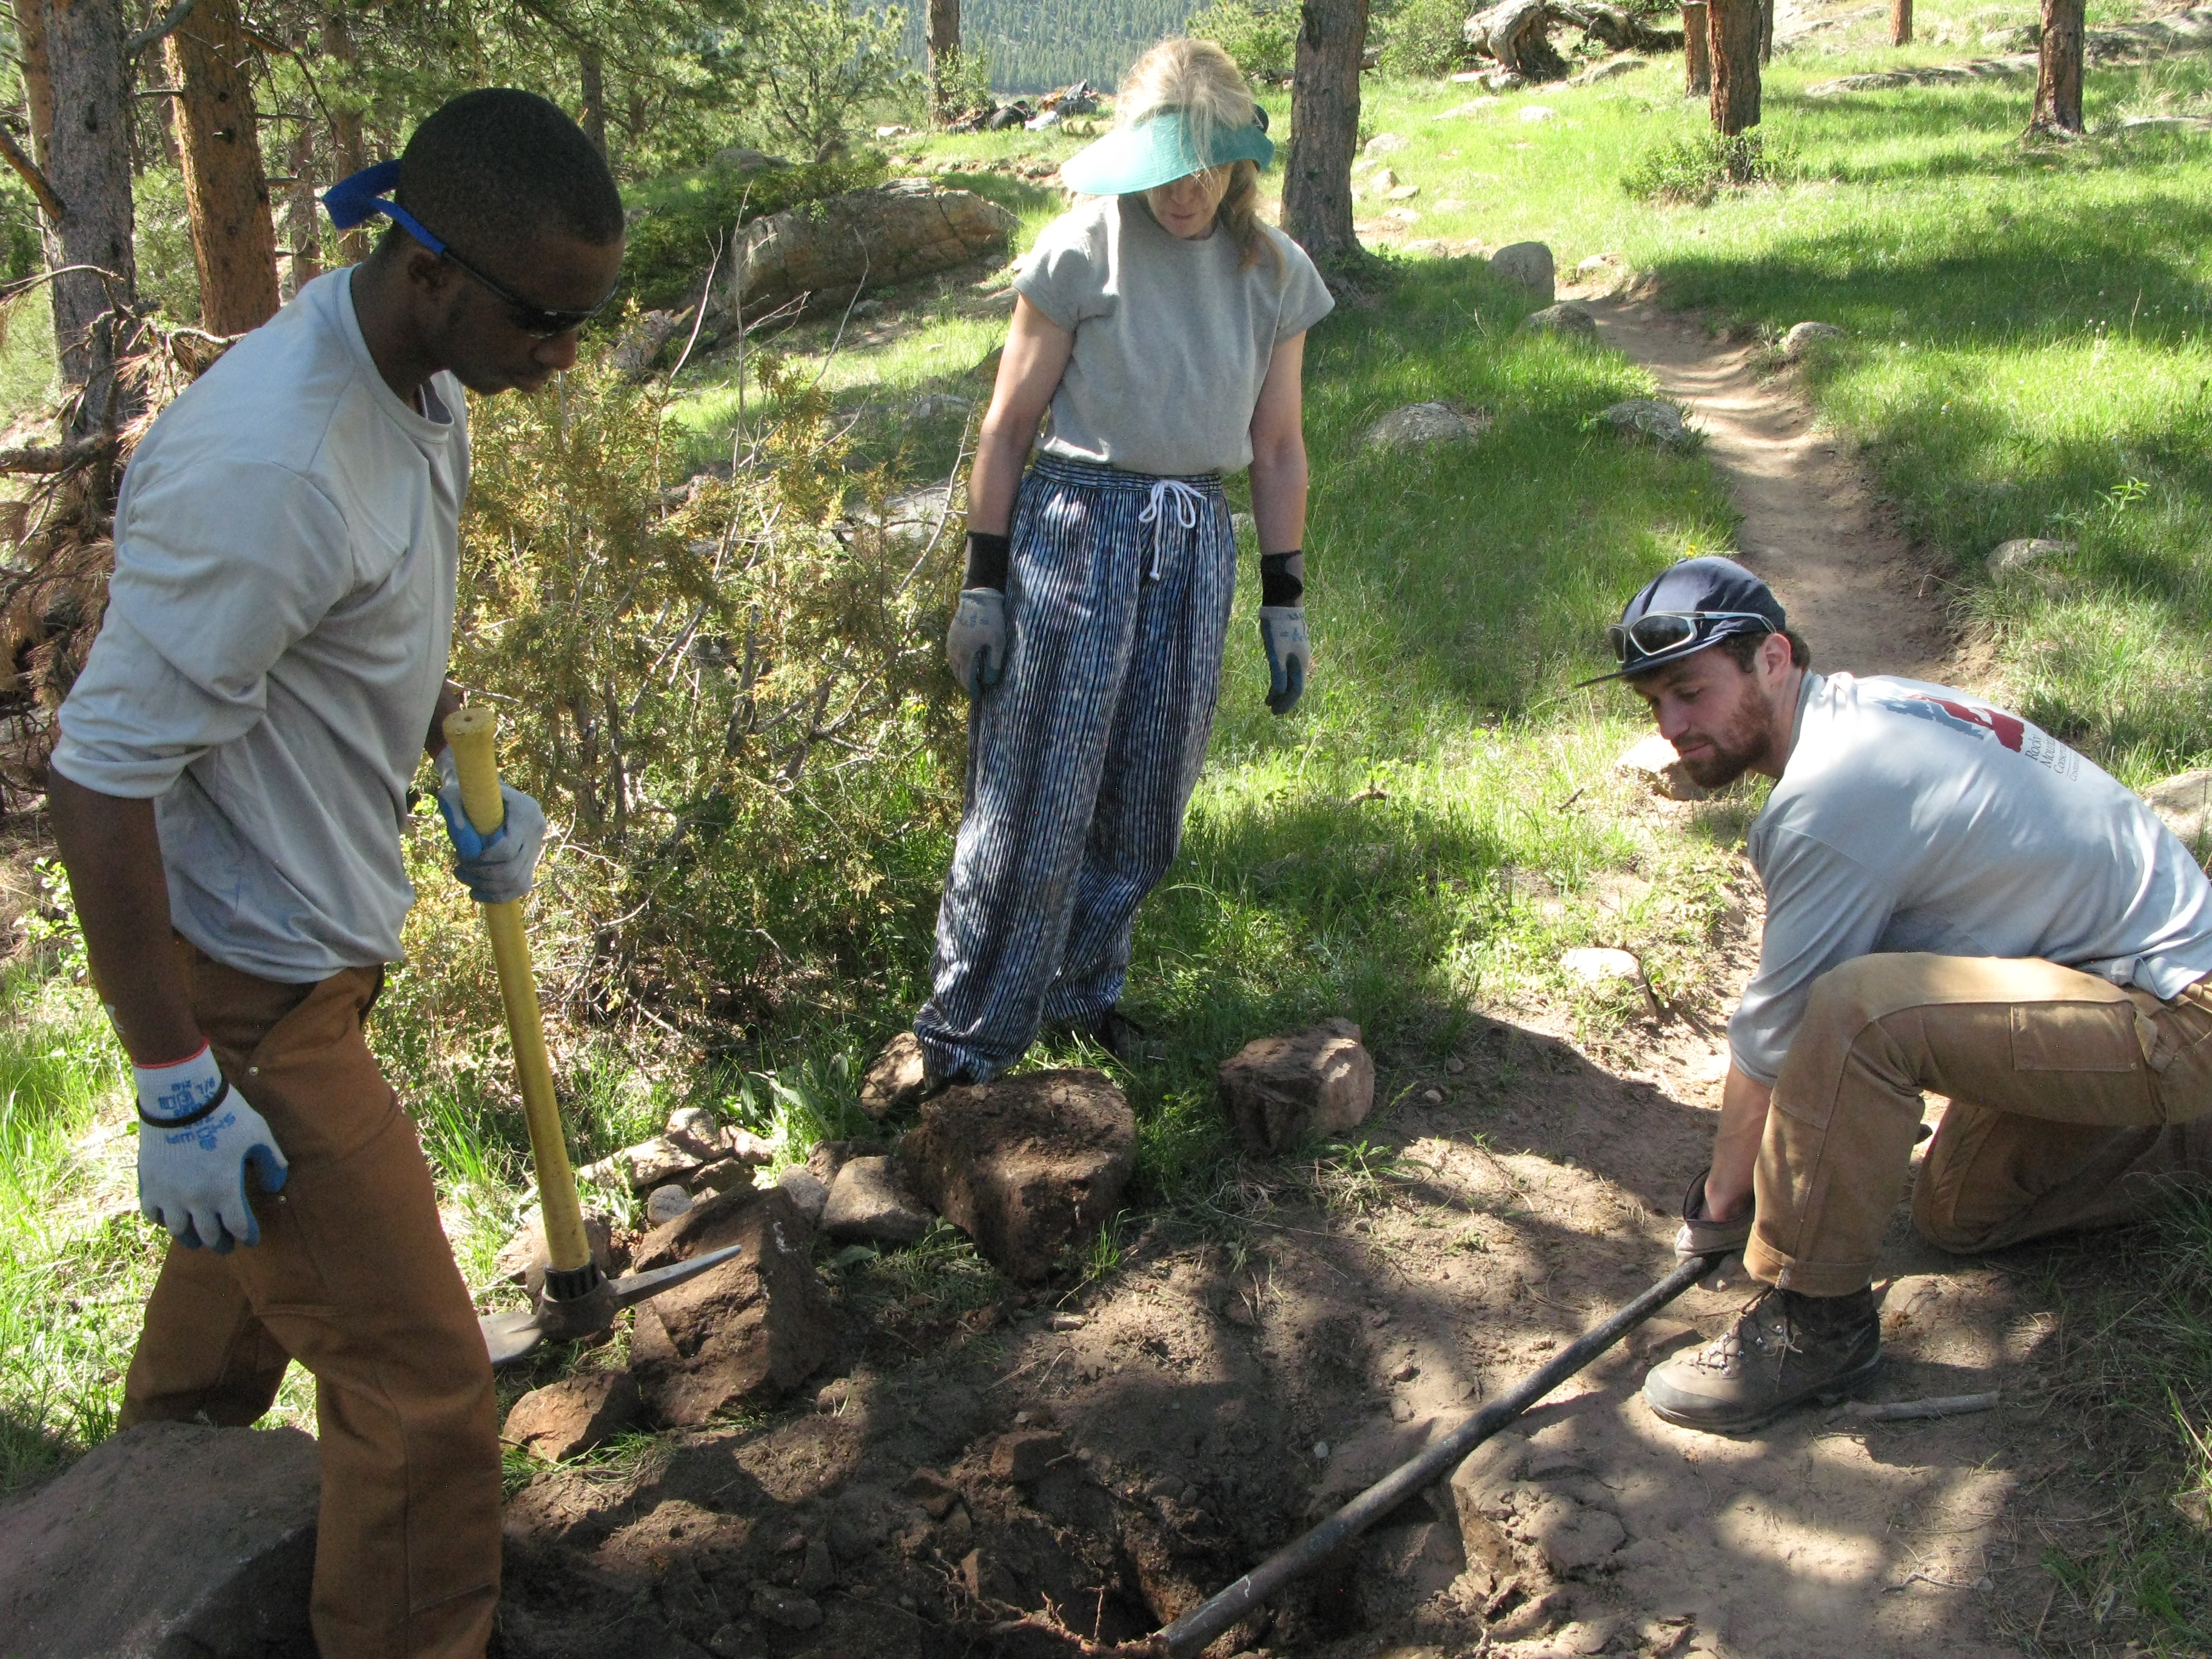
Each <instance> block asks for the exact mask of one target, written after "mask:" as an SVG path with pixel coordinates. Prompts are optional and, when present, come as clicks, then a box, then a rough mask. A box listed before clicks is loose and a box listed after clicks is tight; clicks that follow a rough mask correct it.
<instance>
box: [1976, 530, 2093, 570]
mask: <svg viewBox="0 0 2212 1659" xmlns="http://www.w3.org/2000/svg"><path fill="white" fill-rule="evenodd" d="M2080 551H2081V544H2080V543H2079V542H2059V541H2053V540H2051V538H2049V537H2048V536H2022V537H2020V538H2018V539H2016V540H2014V541H2009V542H2000V543H1998V544H1997V545H1996V547H1994V548H1992V549H1991V550H1990V556H1989V571H1990V574H1991V575H1992V576H2002V575H2003V574H2005V573H2006V572H2007V571H2008V570H2025V569H2026V568H2027V567H2028V566H2029V565H2032V564H2040V563H2042V562H2044V561H2045V559H2070V558H2072V557H2073V556H2075V554H2076V553H2079V552H2080Z"/></svg>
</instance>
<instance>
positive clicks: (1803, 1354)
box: [1644, 1290, 1881, 1434]
mask: <svg viewBox="0 0 2212 1659" xmlns="http://www.w3.org/2000/svg"><path fill="white" fill-rule="evenodd" d="M1880 1366H1881V1316H1879V1315H1878V1314H1876V1313H1875V1305H1874V1292H1873V1291H1853V1292H1852V1293H1851V1294H1850V1295H1849V1296H1806V1295H1803V1294H1802V1293H1801V1292H1799V1291H1783V1290H1767V1291H1762V1292H1761V1293H1760V1294H1759V1297H1757V1298H1755V1299H1754V1300H1753V1301H1752V1302H1751V1303H1750V1304H1747V1306H1746V1307H1745V1308H1744V1310H1743V1311H1742V1312H1741V1313H1739V1314H1738V1315H1736V1316H1735V1322H1734V1323H1733V1324H1731V1325H1730V1326H1729V1328H1728V1329H1727V1330H1725V1331H1723V1333H1721V1334H1720V1335H1718V1336H1717V1337H1715V1338H1714V1339H1713V1340H1711V1341H1710V1342H1708V1343H1706V1344H1705V1346H1704V1347H1702V1348H1698V1349H1695V1350H1692V1351H1691V1352H1686V1353H1679V1354H1676V1355H1675V1356H1674V1358H1672V1359H1669V1360H1668V1362H1667V1363H1666V1364H1663V1365H1661V1366H1659V1367H1657V1368H1656V1370H1653V1371H1652V1373H1651V1375H1650V1376H1647V1377H1645V1378H1644V1402H1645V1403H1646V1404H1647V1405H1649V1406H1650V1407H1651V1409H1652V1410H1653V1411H1654V1412H1656V1413H1657V1414H1658V1415H1659V1416H1660V1417H1662V1418H1663V1419H1666V1420H1667V1421H1668V1422H1669V1423H1674V1424H1678V1425H1680V1426H1681V1427H1683V1428H1686V1429H1703V1430H1705V1431H1706V1432H1707V1433H1709V1434H1741V1433H1744V1432H1746V1431H1749V1430H1752V1429H1755V1428H1758V1427H1759V1426H1760V1425H1762V1424H1765V1423H1770V1422H1771V1421H1772V1420H1773V1419H1776V1418H1778V1417H1779V1416H1781V1415H1782V1413H1784V1412H1786V1411H1788V1410H1789V1409H1790V1407H1792V1406H1795V1405H1798V1404H1800V1403H1802V1401H1807V1400H1818V1401H1820V1402H1822V1403H1823V1404H1828V1403H1831V1402H1832V1401H1838V1400H1840V1399H1842V1398H1843V1397H1844V1395H1847V1394H1849V1393H1850V1391H1851V1390H1852V1389H1856V1388H1857V1387H1858V1386H1859V1385H1860V1384H1861V1383H1864V1382H1865V1381H1866V1380H1867V1379H1868V1378H1869V1377H1871V1376H1873V1375H1874V1374H1875V1370H1877V1369H1879V1368H1880Z"/></svg>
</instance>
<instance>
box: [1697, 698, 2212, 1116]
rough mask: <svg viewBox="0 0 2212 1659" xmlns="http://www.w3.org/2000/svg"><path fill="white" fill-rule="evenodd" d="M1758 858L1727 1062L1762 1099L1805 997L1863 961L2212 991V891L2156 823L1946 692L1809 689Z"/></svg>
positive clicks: (2108, 782)
mask: <svg viewBox="0 0 2212 1659" xmlns="http://www.w3.org/2000/svg"><path fill="white" fill-rule="evenodd" d="M1748 851H1749V853H1750V855H1751V861H1752V864H1753V866H1754V867H1755V868H1756V869H1757V870H1758V872H1759V881H1760V882H1761V884H1763V885H1764V886H1765V889H1766V929H1765V936H1764V938H1763V939H1761V941H1760V944H1759V971H1758V972H1757V973H1756V974H1755V975H1753V977H1752V981H1751V984H1750V986H1749V987H1747V989H1746V990H1745V992H1744V994H1743V1001H1742V1003H1741V1005H1740V1006H1738V1007H1737V1009H1736V1012H1735V1018H1732V1019H1730V1020H1729V1048H1730V1049H1731V1051H1732V1052H1733V1054H1734V1056H1735V1063H1736V1065H1737V1066H1738V1067H1739V1068H1740V1069H1741V1070H1742V1071H1744V1072H1746V1073H1748V1074H1749V1075H1750V1076H1752V1077H1753V1078H1756V1079H1759V1081H1760V1082H1761V1083H1766V1084H1771V1083H1772V1082H1773V1081H1774V1079H1775V1078H1776V1077H1777V1076H1778V1075H1779V1074H1780V1073H1781V1070H1782V1060H1783V1056H1784V1054H1786V1053H1788V1051H1789V1048H1790V1039H1791V1037H1793V1036H1795V1035H1796V1030H1797V1026H1798V1023H1799V1022H1800V1021H1801V1020H1802V1018H1804V1014H1805V1001H1806V998H1807V997H1808V995H1809V994H1810V993H1811V991H1812V988H1813V981H1814V980H1816V979H1818V978H1819V977H1820V975H1822V974H1825V973H1826V972H1827V971H1828V969H1831V968H1833V967H1836V966H1837V965H1838V964H1839V963H1844V962H1848V961H1850V960H1851V959H1852V958H1853V957H1863V956H1869V955H1872V954H1874V953H1875V952H1878V951H1935V952H1936V953H1938V954H1940V955H1943V956H1958V957H2015V958H2020V957H2042V958H2043V959H2045V961H2049V962H2055V963H2059V964H2060V965H2062V966H2063V967H2069V968H2077V969H2081V971H2082V972H2084V973H2090V974H2094V975H2098V976H2099V977H2100V978H2101V979H2106V980H2109V981H2112V983H2113V984H2115V985H2130V986H2136V987H2140V988H2142V989H2144V990H2147V991H2149V992H2151V993H2153V994H2155V995H2157V996H2160V997H2172V996H2173V995H2175V994H2178V993H2179V992H2180V991H2181V990H2182V988H2183V987H2185V986H2187V985H2189V984H2191V982H2192V981H2196V980H2197V979H2201V978H2202V977H2203V976H2204V975H2206V974H2208V973H2212V883H2208V882H2207V881H2206V880H2205V877H2204V872H2203V871H2202V870H2200V869H2199V868H2198V867H2197V861H2196V860H2194V859H2193V858H2191V856H2190V855H2189V853H2188V850H2187V849H2186V848H2184V847H2183V846H2182V844H2181V842H2179V840H2178V839H2177V838H2176V837H2175V836H2174V834H2173V832H2172V830H2170V829H2167V828H2166V825H2165V824H2164V823H2161V822H2160V820H2159V817H2158V815H2157V814H2156V813H2154V812H2153V811H2151V810H2150V808H2149V807H2148V806H2146V805H2144V804H2143V802H2142V799H2140V798H2139V797H2138V796H2136V794H2134V793H2132V792H2131V791H2130V790H2128V789H2125V788H2124V787H2121V785H2120V784H2118V782H2116V781H2114V780H2113V779H2112V778H2111V777H2109V776H2107V775H2106V774H2105V773H2103V772H2101V771H2100V770H2099V769H2097V768H2096V767H2094V766H2093V765H2092V764H2090V763H2089V762H2087V761H2086V760H2084V759H2082V758H2081V756H2079V755H2077V754H2075V752H2074V751H2073V750H2070V749H2069V748H2067V747H2066V745H2065V744H2062V743H2060V742H2059V741H2058V740H2057V738H2052V737H2051V736H2050V735H2049V734H2048V733H2046V732H2039V731H2038V730H2037V729H2036V728H2035V727H2034V726H2030V725H2029V724H2028V723H2027V721H2026V720H2021V719H2020V718H2019V716H2017V715H2015V714H2007V713H2005V712H2004V711H2003V710H2002V709H1999V708H1991V707H1990V706H1989V705H1988V704H1987V703H1984V702H1978V701H1977V700H1976V699H1974V698H1972V697H1970V696H1967V695H1966V693H1964V692H1962V691H1954V690H1949V689H1948V688H1947V687H1944V686H1940V685H1929V684H1923V683H1922V682H1921V681H1918V680H1907V679H1897V678H1892V677H1890V676H1887V675H1870V676H1869V677H1868V678H1864V679H1861V678H1855V677H1854V676H1852V675H1850V674H1829V675H1825V676H1824V675H1820V674H1808V675H1807V676H1806V677H1805V684H1804V688H1803V690H1802V693H1801V694H1800V696H1799V701H1798V705H1797V729H1796V737H1795V739H1794V743H1793V746H1792V748H1791V749H1790V759H1789V762H1788V763H1787V764H1786V765H1785V766H1784V769H1783V772H1782V778H1781V781H1779V782H1778V783H1777V784H1776V785H1775V786H1774V793H1773V795H1772V797H1771V799H1769V800H1768V801H1767V804H1766V810H1765V811H1763V812H1761V813H1760V814H1759V817H1758V819H1757V820H1756V821H1755V822H1754V823H1753V824H1752V826H1751V835H1750V845H1749V848H1748Z"/></svg>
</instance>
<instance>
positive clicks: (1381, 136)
mask: <svg viewBox="0 0 2212 1659" xmlns="http://www.w3.org/2000/svg"><path fill="white" fill-rule="evenodd" d="M1361 148H1362V149H1363V151H1364V153H1365V154H1366V155H1396V154H1397V153H1398V152H1399V151H1400V150H1401V149H1412V148H1413V140H1412V139H1410V138H1407V137H1403V136H1401V134H1398V133H1395V132H1378V133H1376V135H1375V136H1374V137H1372V138H1370V139H1369V140H1368V141H1367V143H1365V144H1364V145H1363V146H1362V147H1361Z"/></svg>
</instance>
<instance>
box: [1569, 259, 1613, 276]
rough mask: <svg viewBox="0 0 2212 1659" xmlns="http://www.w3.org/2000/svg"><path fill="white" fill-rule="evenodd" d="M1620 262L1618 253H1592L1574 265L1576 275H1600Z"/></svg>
mask: <svg viewBox="0 0 2212 1659" xmlns="http://www.w3.org/2000/svg"><path fill="white" fill-rule="evenodd" d="M1618 264H1620V255H1619V254H1618V253H1593V254H1591V255H1590V257H1589V258H1587V259H1585V260H1583V262H1582V263H1581V264H1578V265H1577V266H1576V267H1575V275H1576V276H1585V277H1587V276H1604V275H1605V274H1606V273H1607V271H1609V270H1612V269H1613V267H1614V266H1615V265H1618Z"/></svg>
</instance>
